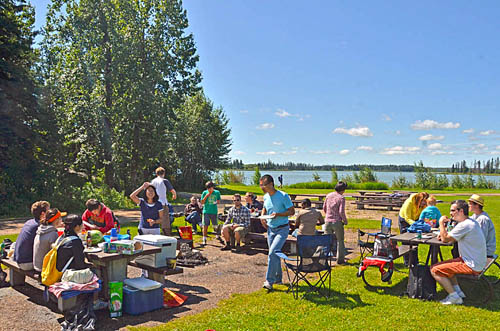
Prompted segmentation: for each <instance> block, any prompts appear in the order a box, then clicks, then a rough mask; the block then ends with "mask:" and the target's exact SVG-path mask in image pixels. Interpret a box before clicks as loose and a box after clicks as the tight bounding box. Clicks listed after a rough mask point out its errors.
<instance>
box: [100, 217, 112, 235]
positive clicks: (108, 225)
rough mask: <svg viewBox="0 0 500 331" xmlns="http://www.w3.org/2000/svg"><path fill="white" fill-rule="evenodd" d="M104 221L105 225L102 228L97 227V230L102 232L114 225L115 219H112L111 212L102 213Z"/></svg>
mask: <svg viewBox="0 0 500 331" xmlns="http://www.w3.org/2000/svg"><path fill="white" fill-rule="evenodd" d="M104 221H106V226H105V227H103V228H99V231H101V232H102V233H103V234H104V233H106V232H108V231H109V230H111V229H112V228H114V227H115V221H114V220H113V215H112V214H111V212H109V213H106V214H105V215H104Z"/></svg>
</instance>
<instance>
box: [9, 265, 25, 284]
mask: <svg viewBox="0 0 500 331" xmlns="http://www.w3.org/2000/svg"><path fill="white" fill-rule="evenodd" d="M9 280H10V286H20V285H24V284H25V276H24V274H23V273H20V272H17V271H16V270H14V269H13V268H9Z"/></svg>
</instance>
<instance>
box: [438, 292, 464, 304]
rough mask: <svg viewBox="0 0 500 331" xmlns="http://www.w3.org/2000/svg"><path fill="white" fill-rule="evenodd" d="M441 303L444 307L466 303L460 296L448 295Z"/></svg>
mask: <svg viewBox="0 0 500 331" xmlns="http://www.w3.org/2000/svg"><path fill="white" fill-rule="evenodd" d="M441 303H442V304H443V305H461V304H462V303H464V301H463V300H462V298H461V297H459V296H458V295H451V294H448V296H447V297H446V298H445V299H444V300H441Z"/></svg>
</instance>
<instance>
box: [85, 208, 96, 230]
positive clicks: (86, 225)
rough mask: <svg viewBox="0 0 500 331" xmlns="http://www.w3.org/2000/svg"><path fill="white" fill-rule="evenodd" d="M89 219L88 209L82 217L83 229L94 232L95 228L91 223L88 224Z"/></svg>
mask: <svg viewBox="0 0 500 331" xmlns="http://www.w3.org/2000/svg"><path fill="white" fill-rule="evenodd" d="M90 217H91V216H90V211H89V210H88V209H87V210H85V212H84V213H83V215H82V221H83V227H84V228H85V229H86V230H95V229H97V226H95V225H94V224H91V223H89V222H88V220H89V218H90Z"/></svg>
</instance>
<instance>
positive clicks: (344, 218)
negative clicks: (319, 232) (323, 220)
mask: <svg viewBox="0 0 500 331" xmlns="http://www.w3.org/2000/svg"><path fill="white" fill-rule="evenodd" d="M339 213H340V217H341V218H342V222H343V223H344V225H347V216H346V214H345V198H344V197H342V202H341V203H340V209H339Z"/></svg>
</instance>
